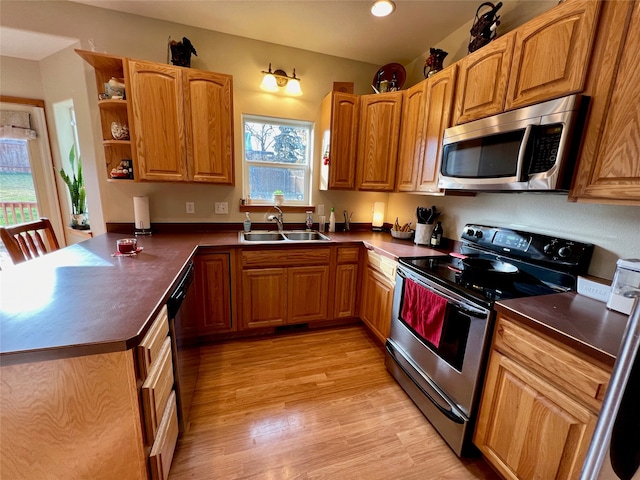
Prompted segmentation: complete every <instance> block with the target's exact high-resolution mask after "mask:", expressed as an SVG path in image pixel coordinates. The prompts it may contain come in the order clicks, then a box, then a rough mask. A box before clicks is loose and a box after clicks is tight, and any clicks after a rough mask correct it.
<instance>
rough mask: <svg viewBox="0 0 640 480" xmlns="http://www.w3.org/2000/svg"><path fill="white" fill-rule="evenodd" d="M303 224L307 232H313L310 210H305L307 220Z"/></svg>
mask: <svg viewBox="0 0 640 480" xmlns="http://www.w3.org/2000/svg"><path fill="white" fill-rule="evenodd" d="M305 223H306V224H307V230H313V212H312V211H311V210H307V220H306V221H305Z"/></svg>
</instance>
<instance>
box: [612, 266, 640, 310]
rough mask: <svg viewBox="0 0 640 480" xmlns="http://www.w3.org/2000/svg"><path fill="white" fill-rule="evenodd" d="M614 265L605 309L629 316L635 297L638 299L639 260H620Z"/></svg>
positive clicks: (639, 283)
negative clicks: (614, 270) (615, 266)
mask: <svg viewBox="0 0 640 480" xmlns="http://www.w3.org/2000/svg"><path fill="white" fill-rule="evenodd" d="M616 265H617V268H616V274H615V275H614V277H613V283H612V284H611V295H610V296H609V301H608V302H607V308H610V309H612V310H616V311H618V312H620V313H624V314H626V315H629V314H630V313H631V309H632V308H633V302H634V301H635V299H636V297H640V259H637V258H629V259H626V260H623V259H620V260H618V261H617V262H616Z"/></svg>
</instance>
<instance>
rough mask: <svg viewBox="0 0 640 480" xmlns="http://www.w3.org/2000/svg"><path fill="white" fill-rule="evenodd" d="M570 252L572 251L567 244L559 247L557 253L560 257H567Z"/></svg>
mask: <svg viewBox="0 0 640 480" xmlns="http://www.w3.org/2000/svg"><path fill="white" fill-rule="evenodd" d="M571 253H573V252H572V251H571V247H569V246H564V247H560V249H559V250H558V255H559V256H560V258H567V257H569V256H570V255H571Z"/></svg>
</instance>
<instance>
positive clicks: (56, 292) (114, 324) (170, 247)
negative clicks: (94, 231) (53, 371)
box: [0, 231, 627, 365]
mask: <svg viewBox="0 0 640 480" xmlns="http://www.w3.org/2000/svg"><path fill="white" fill-rule="evenodd" d="M328 235H329V236H330V237H331V239H332V241H331V242H326V243H324V242H323V243H319V244H314V245H327V244H329V245H335V244H344V245H348V244H354V245H360V244H364V245H365V247H366V248H369V249H372V250H375V251H376V252H378V253H381V254H383V255H385V256H388V257H390V258H393V259H397V258H399V257H412V256H433V255H442V254H445V253H447V252H446V251H445V250H433V249H431V248H428V247H423V246H417V245H415V244H413V243H412V242H411V241H408V240H397V239H394V238H392V237H391V235H390V234H389V233H375V232H368V231H366V232H350V233H342V232H336V233H330V234H328ZM129 236H130V235H124V234H118V233H106V234H104V235H100V236H98V237H95V238H92V239H90V240H86V241H84V242H82V243H78V244H75V245H72V246H70V247H67V248H63V249H61V250H58V251H56V252H53V253H51V254H49V255H46V256H44V257H40V258H38V259H35V260H31V261H29V262H26V263H23V264H20V265H17V266H15V267H10V268H8V269H6V270H4V271H2V272H0V285H1V293H0V301H1V303H0V355H1V357H0V362H1V363H2V364H3V365H6V364H9V363H22V362H29V361H41V360H47V359H54V358H64V357H70V356H78V355H88V354H95V353H106V352H113V351H121V350H126V349H130V348H132V347H133V346H135V345H137V344H138V343H139V342H140V340H141V339H142V336H143V335H144V334H145V333H146V330H147V329H148V327H149V326H150V323H151V322H150V320H152V319H153V318H154V317H155V315H156V314H157V313H158V312H159V310H160V309H161V308H162V306H163V305H164V304H165V303H166V301H167V299H168V297H169V295H170V293H171V292H172V290H173V288H174V287H175V285H176V283H177V281H178V279H179V277H180V274H181V272H182V271H183V269H184V267H185V266H186V264H187V263H188V262H189V260H190V259H191V257H192V256H193V255H194V253H195V252H196V251H197V250H198V249H200V250H201V251H206V249H207V247H215V248H220V247H222V248H224V247H242V248H272V247H271V246H266V245H260V244H247V243H240V242H239V241H238V232H210V233H209V232H205V233H178V234H176V233H162V234H155V235H153V236H149V237H144V236H141V237H138V244H139V246H142V247H143V251H142V252H141V253H140V254H139V255H137V256H136V257H112V256H111V254H112V253H113V252H114V251H115V242H116V240H117V239H119V238H126V237H129ZM295 245H296V244H293V243H289V244H288V246H289V247H294V246H295ZM297 245H301V244H297ZM308 245H309V244H305V246H308ZM282 247H286V246H285V245H283V246H280V245H278V246H274V247H273V248H282ZM496 308H497V309H499V310H502V311H505V312H507V313H511V314H512V315H516V316H517V317H518V318H519V319H520V320H522V321H524V322H526V323H528V324H530V325H532V326H533V327H534V328H537V329H539V330H540V331H541V332H543V333H546V334H548V335H551V336H553V337H555V338H557V339H559V340H560V341H562V342H564V343H567V344H569V345H571V346H573V347H575V348H577V349H579V350H581V351H583V352H585V353H587V354H589V355H590V356H593V357H595V358H597V359H599V360H601V361H603V362H606V363H609V364H612V363H613V361H614V359H615V355H616V354H617V348H618V344H619V342H620V339H621V338H622V332H623V330H624V325H625V324H626V318H627V317H626V316H625V315H622V314H619V313H616V312H610V311H608V310H607V309H606V307H605V305H604V304H603V303H600V302H597V301H595V300H591V299H589V298H586V297H583V296H580V295H576V294H573V293H566V294H555V295H546V296H543V297H529V298H523V299H514V300H506V301H502V302H500V303H499V304H497V306H496Z"/></svg>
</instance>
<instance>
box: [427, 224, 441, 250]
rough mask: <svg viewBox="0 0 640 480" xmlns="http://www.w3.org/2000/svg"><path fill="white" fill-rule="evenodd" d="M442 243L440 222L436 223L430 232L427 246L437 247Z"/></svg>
mask: <svg viewBox="0 0 640 480" xmlns="http://www.w3.org/2000/svg"><path fill="white" fill-rule="evenodd" d="M441 243H442V222H438V223H437V224H436V226H435V227H434V228H433V232H431V241H430V242H429V245H431V246H432V247H439V246H440V244H441Z"/></svg>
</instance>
